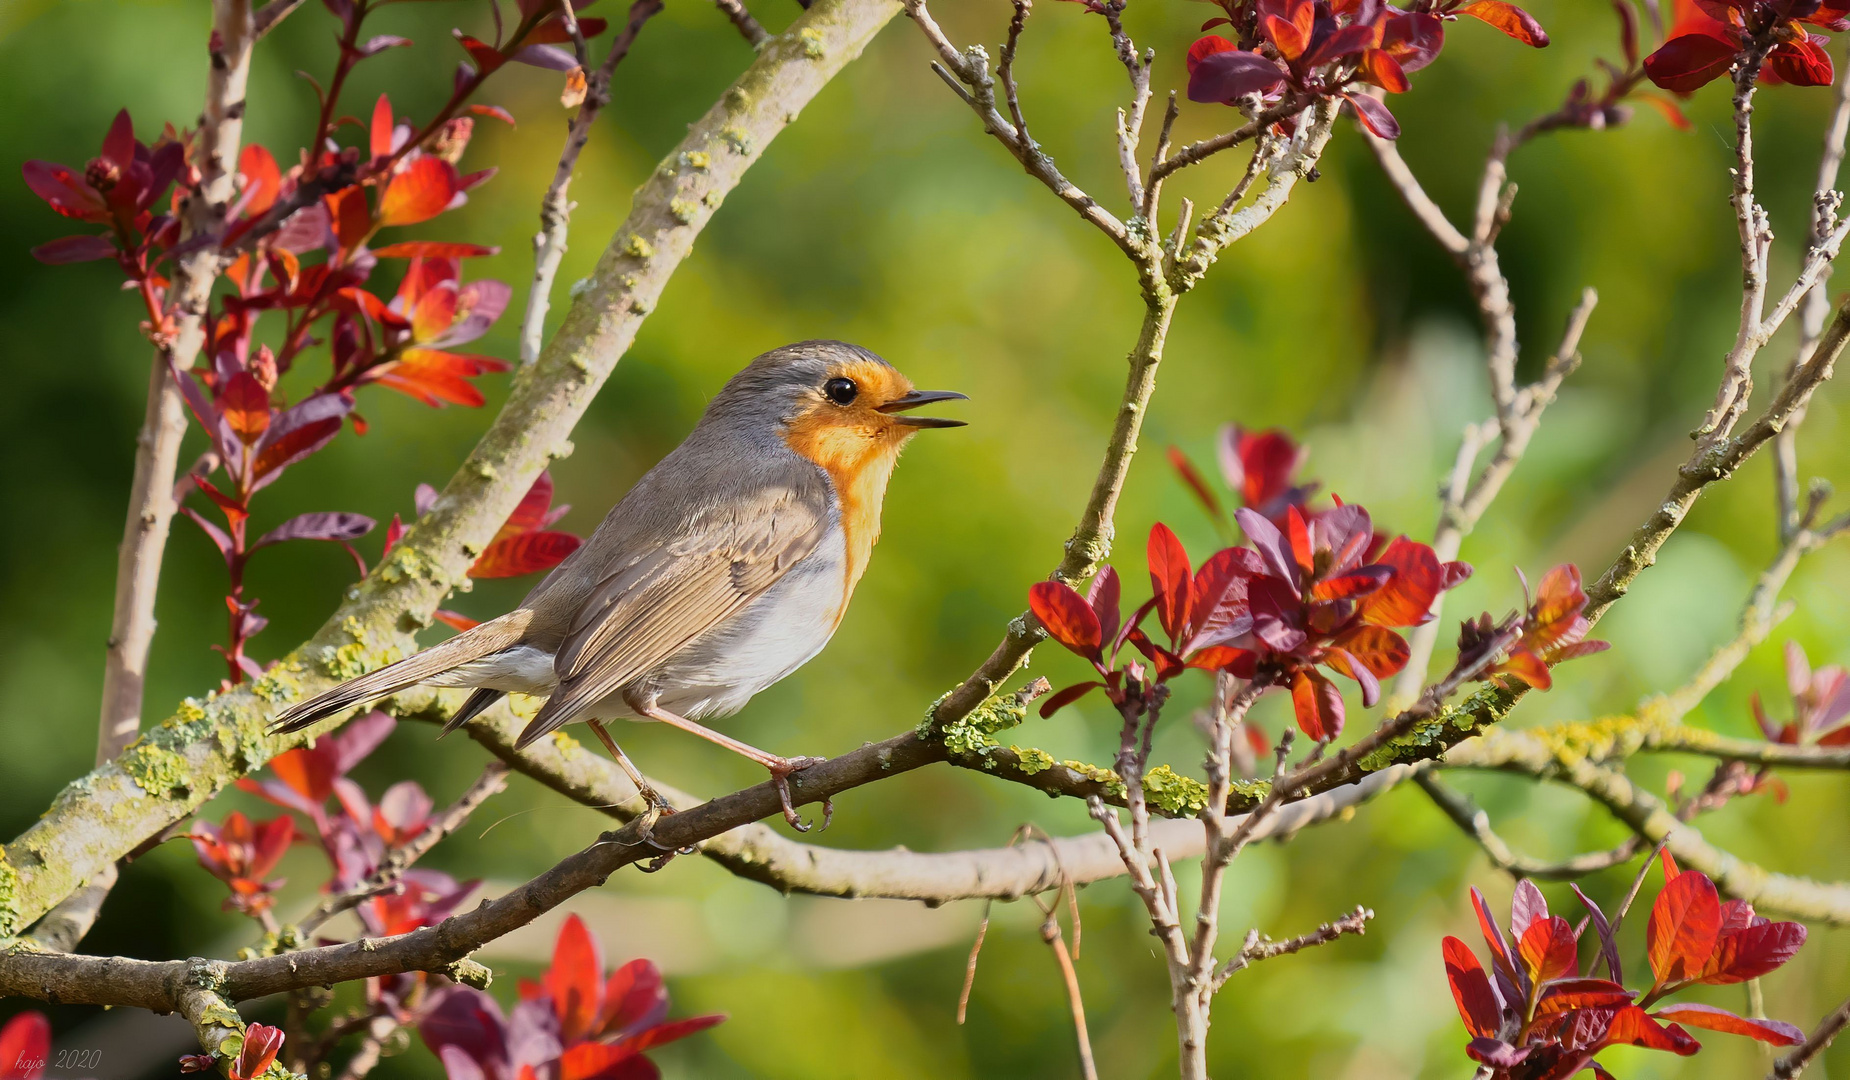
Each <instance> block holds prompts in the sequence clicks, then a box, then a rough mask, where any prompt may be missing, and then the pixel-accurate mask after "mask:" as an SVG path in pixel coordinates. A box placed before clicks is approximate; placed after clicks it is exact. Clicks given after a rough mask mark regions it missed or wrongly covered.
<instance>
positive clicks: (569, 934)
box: [540, 914, 604, 1043]
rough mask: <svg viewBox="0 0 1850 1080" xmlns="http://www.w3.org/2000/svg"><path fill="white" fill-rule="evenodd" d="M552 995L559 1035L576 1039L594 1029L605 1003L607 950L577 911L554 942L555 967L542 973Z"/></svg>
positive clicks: (568, 1040)
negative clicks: (605, 960)
mask: <svg viewBox="0 0 1850 1080" xmlns="http://www.w3.org/2000/svg"><path fill="white" fill-rule="evenodd" d="M540 982H541V984H542V985H544V986H545V987H546V990H547V993H549V994H550V995H551V996H552V1002H553V1008H554V1010H555V1011H556V1012H557V1014H558V1017H559V1027H560V1032H559V1034H560V1036H561V1037H562V1038H564V1039H565V1041H566V1042H568V1043H570V1042H576V1041H578V1040H580V1039H583V1038H585V1037H586V1036H587V1035H590V1034H591V1033H592V1023H593V1022H594V1021H595V1020H596V1019H597V1014H598V1010H599V1008H600V1007H601V1006H602V1005H603V990H604V985H603V984H604V953H603V949H602V947H601V946H600V945H599V944H598V940H597V938H596V937H595V936H594V935H593V934H592V933H591V931H590V930H589V929H587V928H586V927H585V924H584V920H583V919H580V918H579V917H578V916H577V915H575V914H574V915H568V916H566V919H565V924H564V925H563V926H561V927H559V938H558V941H557V942H556V943H555V944H554V945H553V951H552V967H550V968H548V969H547V971H546V974H545V975H543V976H541V977H540Z"/></svg>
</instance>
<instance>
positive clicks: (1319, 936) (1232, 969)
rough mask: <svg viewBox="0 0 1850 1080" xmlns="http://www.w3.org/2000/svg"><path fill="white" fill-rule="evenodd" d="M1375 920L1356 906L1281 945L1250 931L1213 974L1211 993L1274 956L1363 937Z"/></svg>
mask: <svg viewBox="0 0 1850 1080" xmlns="http://www.w3.org/2000/svg"><path fill="white" fill-rule="evenodd" d="M1374 917H1375V913H1374V910H1373V909H1371V908H1365V907H1362V906H1361V905H1359V904H1358V905H1357V906H1356V909H1355V910H1354V911H1351V912H1350V913H1349V914H1347V915H1344V916H1343V917H1342V918H1340V919H1335V920H1333V921H1331V922H1327V923H1324V924H1323V925H1322V926H1319V927H1317V929H1315V930H1312V931H1311V932H1310V933H1308V934H1299V935H1298V936H1297V937H1294V938H1287V939H1285V940H1284V941H1273V940H1272V939H1271V938H1268V937H1265V936H1263V935H1261V934H1260V933H1259V931H1258V930H1249V931H1247V933H1246V942H1245V944H1244V945H1242V946H1241V948H1240V951H1239V953H1238V954H1237V955H1236V956H1234V957H1233V958H1232V959H1230V960H1228V961H1227V963H1226V964H1225V965H1223V966H1222V967H1221V969H1220V970H1219V971H1216V972H1215V973H1214V989H1216V990H1219V989H1220V988H1221V986H1222V985H1224V984H1225V983H1226V982H1227V980H1228V979H1230V978H1232V977H1233V976H1234V975H1236V974H1238V973H1239V972H1241V971H1244V970H1245V969H1247V968H1248V967H1251V966H1252V965H1254V964H1256V963H1258V962H1260V961H1261V960H1270V959H1272V958H1273V957H1275V956H1285V955H1288V954H1290V953H1294V952H1302V951H1303V950H1305V949H1312V948H1315V947H1317V946H1318V945H1327V944H1329V943H1330V942H1332V941H1335V940H1336V939H1337V938H1339V937H1342V936H1343V935H1345V934H1356V935H1358V936H1359V935H1361V934H1366V933H1367V932H1368V920H1370V919H1372V918H1374Z"/></svg>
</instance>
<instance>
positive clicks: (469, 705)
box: [437, 686, 507, 739]
mask: <svg viewBox="0 0 1850 1080" xmlns="http://www.w3.org/2000/svg"><path fill="white" fill-rule="evenodd" d="M506 696H507V691H505V690H491V689H489V688H488V687H486V686H483V687H479V688H478V689H477V690H476V691H475V693H473V694H470V695H469V700H467V701H465V702H463V707H462V708H460V709H458V710H456V715H455V716H452V717H450V719H449V722H448V723H446V724H444V725H443V730H442V731H440V732H438V733H437V738H439V739H441V738H443V737H444V736H445V735H448V734H449V733H450V732H452V731H455V730H456V729H457V728H459V727H462V726H463V725H464V724H466V723H468V722H469V721H471V720H473V719H475V718H476V717H477V716H480V715H481V714H482V713H484V712H486V711H487V710H488V707H489V706H490V705H493V704H494V703H495V702H497V701H500V700H501V699H502V698H504V697H506Z"/></svg>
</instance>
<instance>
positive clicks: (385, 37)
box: [360, 34, 411, 56]
mask: <svg viewBox="0 0 1850 1080" xmlns="http://www.w3.org/2000/svg"><path fill="white" fill-rule="evenodd" d="M409 44H411V39H410V38H408V37H398V36H396V35H393V34H380V35H379V36H378V37H375V38H372V39H370V40H368V41H367V42H366V44H364V45H362V46H360V55H361V56H377V55H379V54H380V53H382V52H384V51H386V50H387V49H390V48H393V47H394V46H398V45H409Z"/></svg>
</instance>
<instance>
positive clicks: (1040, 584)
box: [1028, 581, 1101, 660]
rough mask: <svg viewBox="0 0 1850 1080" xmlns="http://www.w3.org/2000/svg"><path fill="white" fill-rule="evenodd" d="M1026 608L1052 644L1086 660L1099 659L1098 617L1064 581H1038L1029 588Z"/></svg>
mask: <svg viewBox="0 0 1850 1080" xmlns="http://www.w3.org/2000/svg"><path fill="white" fill-rule="evenodd" d="M1028 609H1029V610H1030V611H1032V612H1034V617H1035V618H1037V619H1039V620H1040V621H1041V625H1042V626H1045V627H1046V628H1047V634H1048V636H1049V637H1051V638H1053V639H1054V640H1055V641H1057V642H1059V643H1060V644H1062V645H1064V646H1066V647H1067V648H1068V649H1071V650H1072V651H1073V652H1075V653H1078V654H1079V655H1080V656H1083V657H1085V658H1086V659H1088V660H1096V659H1098V657H1099V642H1100V633H1101V631H1100V628H1099V622H1098V615H1097V614H1096V613H1094V612H1093V610H1092V607H1091V605H1089V604H1087V603H1086V601H1085V598H1084V597H1082V596H1080V595H1079V594H1078V593H1076V592H1074V591H1073V587H1072V586H1070V585H1068V584H1066V583H1065V582H1063V581H1037V582H1035V583H1034V585H1033V586H1031V587H1030V588H1029V589H1028Z"/></svg>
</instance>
